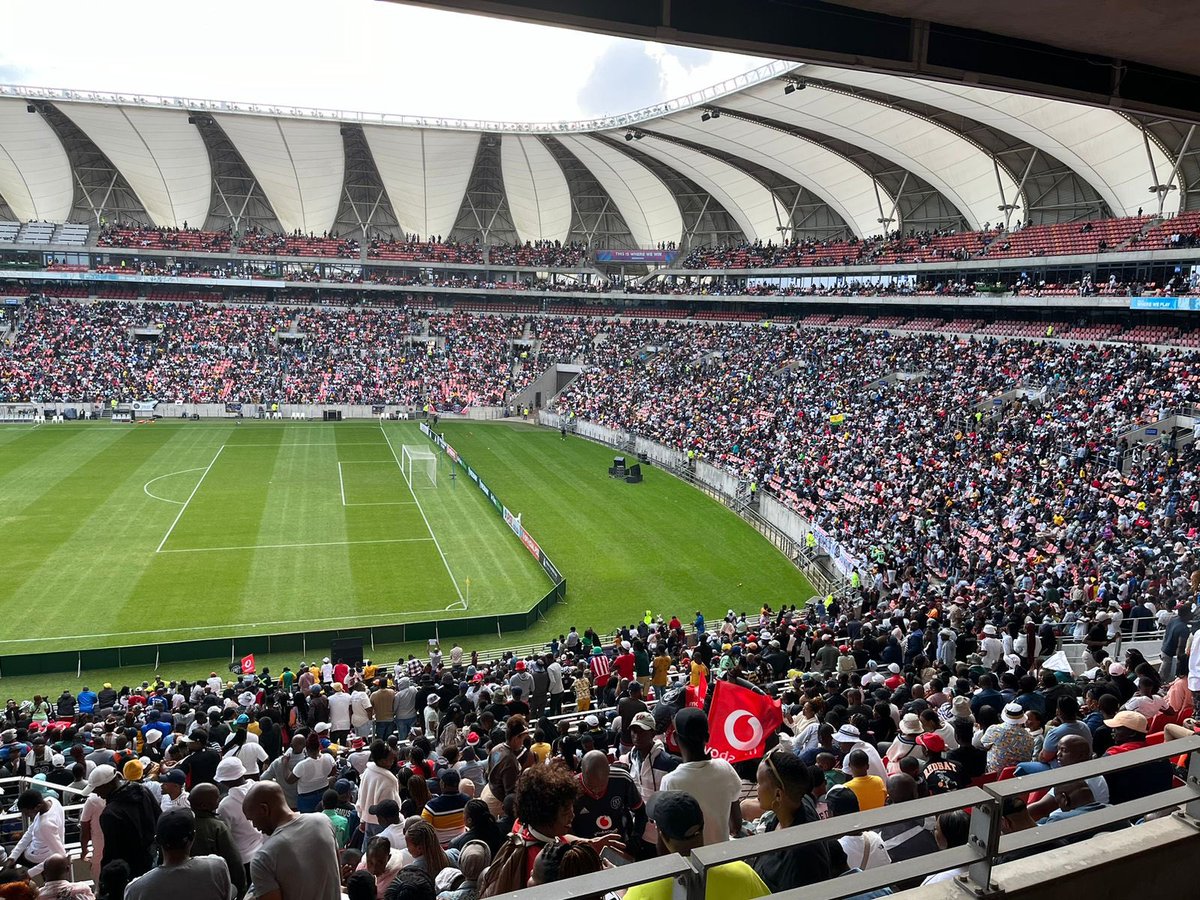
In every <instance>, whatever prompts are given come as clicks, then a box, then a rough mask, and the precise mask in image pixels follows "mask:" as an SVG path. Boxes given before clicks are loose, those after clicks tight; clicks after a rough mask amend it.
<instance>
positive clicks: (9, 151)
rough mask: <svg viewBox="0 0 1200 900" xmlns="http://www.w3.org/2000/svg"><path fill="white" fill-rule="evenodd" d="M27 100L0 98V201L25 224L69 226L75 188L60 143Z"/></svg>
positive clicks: (69, 166) (64, 152)
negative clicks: (31, 111)
mask: <svg viewBox="0 0 1200 900" xmlns="http://www.w3.org/2000/svg"><path fill="white" fill-rule="evenodd" d="M25 107H26V103H25V101H24V100H9V99H3V98H0V197H3V198H4V200H5V202H6V203H8V205H9V207H10V208H11V209H12V211H13V213H14V214H15V215H16V216H17V217H18V218H20V219H21V220H23V221H29V220H44V221H47V222H65V221H66V220H67V218H68V217H69V216H70V215H71V204H72V202H73V201H74V199H75V186H74V183H73V182H72V181H71V163H70V161H69V160H68V159H67V151H66V150H64V149H63V145H62V142H61V141H60V140H59V139H58V135H56V134H55V133H54V129H52V128H51V127H50V126H49V125H48V124H47V123H46V120H45V119H43V118H42V117H41V116H40V115H36V114H31V113H29V112H27V111H26V109H25Z"/></svg>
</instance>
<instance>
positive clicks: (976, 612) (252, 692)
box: [0, 552, 1200, 900]
mask: <svg viewBox="0 0 1200 900" xmlns="http://www.w3.org/2000/svg"><path fill="white" fill-rule="evenodd" d="M1039 576H1042V577H1040V580H1038V581H1034V580H1033V579H1027V578H1025V577H1023V576H1022V577H1021V578H1019V579H1009V580H997V581H995V582H994V583H992V584H990V585H989V586H987V587H986V588H985V589H975V588H974V587H973V586H972V585H970V584H953V583H949V582H947V583H945V584H937V583H934V582H931V581H929V580H928V579H926V578H925V577H923V576H922V575H920V574H919V573H918V572H917V571H916V569H915V567H912V566H903V567H902V566H901V565H900V562H899V561H898V560H893V559H888V560H886V561H884V562H881V563H879V564H877V565H875V566H873V567H872V570H871V572H869V573H868V577H867V578H866V579H865V580H863V582H862V583H861V584H860V586H859V587H858V588H857V589H856V590H855V591H854V592H853V593H852V594H851V595H849V596H847V597H846V598H844V599H843V600H840V601H835V600H834V599H833V598H829V599H828V600H827V601H826V602H825V603H824V604H820V605H817V606H808V607H806V608H803V609H801V610H797V607H796V606H795V605H789V606H785V607H783V608H781V609H780V610H778V611H775V610H772V609H771V608H770V607H769V606H767V605H764V606H763V607H762V609H761V610H760V611H758V612H757V613H753V614H751V615H749V616H748V615H747V614H746V613H744V612H742V613H736V612H735V611H733V610H729V611H728V612H727V613H726V614H725V615H724V617H713V618H712V619H710V620H708V621H706V619H705V617H704V615H703V614H702V612H700V611H698V612H697V613H696V615H695V617H694V619H691V621H690V622H688V624H687V626H685V625H684V623H683V622H682V621H681V620H680V619H679V618H678V617H677V616H672V617H671V619H670V621H666V620H665V619H664V617H663V616H662V615H658V616H655V615H653V613H652V611H651V610H647V612H646V615H645V617H644V618H643V620H642V621H640V622H638V623H637V624H635V625H629V626H626V627H621V628H619V629H616V630H614V631H609V632H605V633H603V634H601V633H598V632H597V631H596V630H594V629H591V628H589V629H587V630H586V631H585V632H583V633H580V632H579V631H578V630H577V629H576V628H574V627H572V628H571V629H570V631H569V633H568V634H565V635H560V636H559V637H558V638H557V639H555V640H552V641H551V642H549V644H547V645H545V646H543V647H542V648H540V649H536V650H533V651H532V652H526V653H522V654H516V653H513V652H511V651H510V652H505V653H504V654H503V655H502V656H500V657H499V658H491V659H488V660H485V659H483V658H481V656H480V654H479V653H477V652H468V651H465V650H464V649H463V648H462V647H461V646H459V645H458V644H457V643H456V644H454V645H453V646H452V647H450V649H449V650H448V651H447V650H444V649H443V648H442V647H441V646H440V645H437V644H434V645H432V646H431V647H430V649H429V655H428V656H426V657H422V658H416V657H414V656H413V655H409V656H408V657H407V658H406V659H405V658H400V659H397V660H396V661H395V663H394V664H393V663H390V662H389V663H387V664H384V665H377V664H376V663H375V662H373V661H372V660H345V659H341V658H337V657H334V658H332V659H331V658H330V657H324V658H322V659H320V660H319V661H317V660H313V661H311V662H309V661H307V660H306V661H302V662H300V663H299V664H298V665H297V666H296V668H295V669H294V670H293V669H292V668H291V667H290V666H284V667H283V668H282V670H280V671H278V672H272V671H270V670H268V669H263V670H262V671H256V672H251V673H249V674H242V673H241V668H240V667H239V672H238V674H237V675H235V676H232V677H230V678H229V679H227V678H225V677H222V676H221V675H218V674H217V672H215V671H214V672H211V673H210V674H209V675H208V676H207V677H201V678H198V679H195V680H191V679H188V680H174V681H170V682H165V681H162V680H160V679H158V678H155V679H154V680H153V681H145V682H142V683H140V684H137V685H134V686H122V687H121V688H119V689H117V688H115V687H114V686H113V685H112V684H111V683H104V684H102V685H101V686H100V689H99V690H92V689H91V688H89V687H87V686H84V687H83V688H82V689H81V690H79V691H78V692H72V691H68V690H64V691H62V693H61V694H60V695H58V696H57V697H53V698H51V697H42V696H33V697H28V698H21V699H20V701H19V702H18V700H16V699H12V700H9V701H8V703H7V706H6V708H5V710H4V713H3V721H2V722H0V728H2V729H3V731H0V775H2V776H4V777H11V776H24V777H26V778H30V779H32V780H31V781H30V782H27V783H26V785H25V786H24V787H23V788H22V789H20V790H11V791H10V792H9V794H7V795H6V797H5V800H6V804H8V805H10V806H11V808H13V809H14V810H15V812H17V813H19V815H20V819H21V825H20V828H19V829H18V830H17V831H16V832H13V831H9V832H8V833H7V834H6V835H5V839H4V844H3V851H4V857H6V858H7V861H6V862H5V863H4V866H3V868H0V890H3V891H4V893H3V896H6V897H35V896H38V893H37V892H38V891H39V890H42V891H45V893H44V894H42V896H46V897H63V896H69V897H73V898H77V900H87V898H88V897H93V896H98V897H100V898H108V897H112V898H119V897H125V898H132V900H142V898H151V897H161V896H166V895H168V894H169V893H170V892H172V891H174V892H176V893H179V892H181V891H183V890H184V889H185V888H186V891H187V893H186V896H188V897H197V898H200V900H229V898H230V897H233V898H239V897H242V896H249V895H253V896H257V897H264V896H266V897H270V896H279V897H283V898H291V897H305V898H310V897H311V898H315V900H339V898H340V897H342V896H343V895H344V896H346V897H348V898H350V900H357V898H363V900H366V898H376V900H377V898H380V897H383V898H385V900H402V898H403V900H413V898H418V897H419V898H421V900H434V898H439V900H474V898H476V897H490V896H496V895H500V894H506V893H507V892H510V891H513V890H519V889H521V888H524V887H527V886H534V885H538V884H546V883H549V882H551V881H556V880H559V879H562V878H570V877H578V876H583V875H588V874H593V873H596V872H598V871H600V870H601V868H602V867H603V866H604V863H603V861H602V860H603V859H604V858H607V859H609V861H610V862H612V861H614V860H616V861H620V860H622V859H624V860H629V859H633V860H645V859H651V858H654V857H656V856H659V855H662V854H664V853H681V854H684V855H687V854H688V853H690V852H691V851H692V850H694V849H696V848H698V847H701V846H705V845H713V844H721V843H726V842H729V841H738V840H742V839H745V838H747V837H751V836H754V835H759V834H764V833H767V832H772V831H776V830H778V829H785V828H792V827H797V826H800V827H803V826H805V825H808V824H812V823H815V822H818V821H820V820H822V819H828V818H834V817H838V816H843V815H845V816H853V815H854V814H856V813H859V812H863V811H868V810H872V809H878V808H880V807H883V806H884V805H885V804H888V805H890V806H891V807H892V808H893V810H894V812H895V813H896V814H897V815H896V821H895V822H893V823H892V824H890V825H888V826H885V827H884V828H883V829H882V830H880V831H875V830H867V831H863V830H861V829H856V828H855V827H854V822H853V821H852V820H847V823H846V828H845V832H846V833H845V834H844V835H843V836H841V837H840V838H837V839H829V840H820V841H816V842H810V843H802V844H796V845H793V846H791V847H788V848H786V849H783V850H776V851H768V852H762V853H759V854H758V855H756V856H751V857H750V859H749V860H748V862H738V863H732V864H729V865H727V866H724V867H722V868H721V869H718V870H716V871H714V872H710V873H709V874H708V879H709V883H710V884H712V885H714V886H716V885H721V886H723V889H722V893H721V896H723V897H730V898H745V900H752V898H756V897H760V896H765V895H767V894H770V893H778V892H782V891H787V890H792V889H796V888H801V887H805V886H808V885H813V884H818V883H820V882H824V881H827V880H829V879H831V878H837V877H840V876H842V875H844V874H848V873H852V872H856V871H859V870H863V869H876V868H880V867H884V866H888V865H890V864H891V863H893V862H900V861H904V860H910V859H916V858H919V857H921V856H924V855H927V854H931V853H934V852H936V851H937V850H938V849H946V848H950V847H958V846H963V845H965V844H966V843H967V841H968V840H969V833H968V832H969V818H968V815H967V813H965V812H963V811H961V810H952V811H950V812H946V813H943V814H941V815H939V816H937V817H936V818H935V819H934V820H933V821H932V822H926V821H923V819H922V818H920V817H916V818H910V819H905V818H904V816H903V813H904V809H905V807H904V804H906V803H908V802H911V801H913V800H916V799H919V798H921V797H926V796H939V795H945V794H952V793H953V792H954V791H957V790H960V789H962V788H965V787H967V786H969V785H972V784H984V783H987V782H989V781H994V780H997V779H1006V778H1009V777H1017V776H1020V775H1024V774H1030V773H1034V772H1042V771H1047V770H1049V769H1054V768H1059V769H1063V768H1065V769H1069V768H1070V767H1072V766H1079V765H1081V764H1083V763H1085V762H1087V761H1088V760H1091V759H1093V758H1098V757H1114V756H1119V755H1120V754H1123V753H1128V752H1131V751H1135V750H1138V749H1141V748H1143V747H1146V746H1148V745H1150V744H1153V743H1158V742H1162V741H1170V740H1175V739H1178V738H1184V737H1188V736H1190V735H1192V734H1194V733H1195V732H1196V731H1197V730H1198V729H1197V727H1196V724H1197V723H1196V720H1195V718H1194V716H1195V715H1196V706H1197V705H1200V637H1198V636H1197V635H1196V628H1195V625H1194V621H1195V616H1194V613H1195V609H1194V604H1193V598H1194V597H1195V595H1196V594H1197V591H1200V565H1198V564H1197V561H1196V558H1195V556H1194V555H1193V554H1192V553H1190V552H1185V553H1184V554H1183V555H1182V556H1181V557H1179V559H1178V561H1177V560H1176V559H1175V558H1167V559H1152V560H1145V561H1142V562H1139V563H1137V564H1135V565H1133V566H1132V567H1131V568H1129V569H1128V570H1126V571H1124V572H1122V573H1121V574H1120V575H1119V576H1113V577H1109V576H1105V577H1103V578H1099V579H1096V580H1084V581H1080V582H1073V581H1072V580H1071V578H1069V577H1062V576H1060V574H1059V573H1057V572H1056V571H1055V569H1054V568H1053V567H1045V568H1044V569H1043V570H1042V571H1040V572H1039ZM688 618H691V617H690V616H689V617H688ZM1143 626H1145V628H1146V631H1147V633H1148V632H1149V631H1150V629H1159V630H1157V631H1155V635H1156V637H1155V640H1156V641H1159V640H1161V647H1162V648H1163V649H1162V652H1161V659H1160V660H1159V661H1158V664H1157V665H1154V664H1152V662H1151V661H1150V660H1148V659H1147V658H1146V656H1144V655H1143V654H1142V653H1141V652H1140V651H1139V650H1137V649H1129V650H1127V651H1126V652H1125V653H1124V655H1123V656H1121V657H1119V658H1118V657H1115V656H1113V655H1112V654H1111V653H1110V651H1116V650H1119V647H1118V644H1117V643H1116V642H1117V638H1118V637H1119V636H1126V637H1132V636H1136V635H1137V634H1139V633H1140V632H1141V629H1142V628H1143ZM1068 640H1070V641H1074V642H1077V643H1078V644H1080V645H1082V646H1083V647H1085V648H1086V651H1085V652H1084V655H1083V657H1082V661H1081V666H1080V667H1079V669H1080V670H1079V671H1074V670H1073V669H1072V667H1071V666H1069V665H1067V666H1064V665H1063V664H1062V662H1061V658H1062V657H1063V656H1064V655H1065V654H1063V653H1061V652H1060V651H1061V650H1063V648H1064V647H1065V643H1066V641H1068ZM250 663H251V664H250V665H249V666H247V668H249V669H253V668H254V666H253V660H251V661H250ZM564 711H568V712H570V713H571V714H570V715H565V716H560V715H559V714H560V713H562V712H564ZM743 711H751V715H752V716H753V717H755V718H756V719H758V721H759V723H760V725H761V724H762V723H764V722H767V723H769V727H762V728H760V729H758V731H757V732H756V733H755V734H754V735H752V736H751V737H750V738H749V739H748V740H744V739H740V738H739V739H737V745H736V746H735V745H734V744H733V743H732V741H733V740H734V738H732V737H731V735H732V734H734V732H733V731H732V729H731V726H730V722H731V720H732V719H734V718H735V716H734V714H735V713H736V715H737V716H740V715H741V714H742V712H743ZM730 757H733V758H735V760H736V761H735V762H734V763H731V762H729V761H728V759H729V758H730ZM1175 776H1176V771H1175V770H1174V769H1173V767H1172V763H1171V761H1170V760H1169V759H1164V760H1161V761H1159V762H1152V763H1143V764H1141V765H1137V766H1135V767H1132V768H1127V769H1125V770H1123V771H1119V772H1114V773H1112V774H1110V775H1107V776H1096V777H1088V778H1077V779H1074V780H1067V781H1064V783H1063V784H1061V785H1059V786H1058V787H1057V788H1056V789H1055V790H1054V791H1053V792H1049V793H1046V792H1035V793H1030V794H1028V795H1023V796H1022V795H1018V796H1017V797H1015V798H1013V799H1012V801H1006V803H1005V805H1004V808H1003V810H1002V815H1003V817H1004V820H1005V832H1006V833H1011V832H1013V831H1022V830H1026V829H1036V828H1040V827H1043V826H1045V825H1049V824H1052V823H1055V822H1059V821H1062V820H1064V819H1066V818H1069V817H1073V816H1086V815H1089V814H1092V813H1098V812H1101V811H1103V810H1105V809H1107V808H1108V807H1109V806H1112V805H1115V804H1118V803H1122V802H1126V801H1131V800H1138V799H1141V798H1144V797H1147V796H1149V795H1151V794H1155V793H1159V792H1161V791H1164V790H1167V789H1169V788H1170V787H1171V786H1172V783H1173V780H1174V778H1175ZM964 805H965V804H964ZM1162 814H1169V810H1168V811H1167V812H1166V813H1162ZM1152 817H1153V815H1152V816H1150V817H1147V818H1152ZM1139 821H1140V820H1139ZM76 822H78V826H76ZM1128 824H1133V823H1128ZM1126 825H1127V823H1117V824H1115V825H1108V826H1103V825H1100V824H1098V825H1097V829H1096V831H1103V830H1108V829H1110V828H1119V827H1125V826H1126ZM76 827H78V832H76ZM1093 833H1095V832H1093ZM76 838H77V839H78V842H79V846H78V848H75V847H74V846H73V844H74V842H75V840H76ZM1055 846H1061V842H1060V843H1059V844H1057V845H1055ZM70 857H75V858H78V859H82V860H83V863H81V864H80V865H79V867H78V868H75V869H73V868H72V865H71V860H70ZM963 871H964V869H951V870H948V871H941V872H939V871H930V872H929V873H928V874H927V875H926V876H925V877H923V878H921V877H917V878H914V879H905V880H902V881H898V882H896V883H894V884H893V885H892V887H893V888H894V889H896V890H901V889H904V888H907V887H911V886H914V885H916V884H922V883H924V884H931V883H937V882H941V881H945V880H949V879H952V878H954V877H955V876H957V875H960V874H962V873H963ZM884 874H886V871H885V873H884ZM39 882H42V884H39ZM9 885H26V886H28V888H29V890H30V891H31V893H27V894H26V893H19V892H14V891H16V890H18V889H14V888H9ZM669 891H670V882H669V881H663V882H656V883H653V884H649V885H644V886H641V887H637V888H633V889H631V891H630V893H631V894H632V895H633V896H634V898H635V900H637V898H643V900H645V898H656V897H661V896H665V895H667V894H669Z"/></svg>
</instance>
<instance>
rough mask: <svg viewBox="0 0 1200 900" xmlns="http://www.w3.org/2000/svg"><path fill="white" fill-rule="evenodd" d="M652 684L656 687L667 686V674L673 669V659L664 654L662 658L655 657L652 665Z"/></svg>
mask: <svg viewBox="0 0 1200 900" xmlns="http://www.w3.org/2000/svg"><path fill="white" fill-rule="evenodd" d="M650 667H651V668H650V671H651V675H650V683H651V684H652V685H654V686H655V687H666V686H667V672H668V671H669V670H670V668H671V657H669V656H667V655H666V654H663V655H662V656H656V657H654V662H652V663H651V664H650Z"/></svg>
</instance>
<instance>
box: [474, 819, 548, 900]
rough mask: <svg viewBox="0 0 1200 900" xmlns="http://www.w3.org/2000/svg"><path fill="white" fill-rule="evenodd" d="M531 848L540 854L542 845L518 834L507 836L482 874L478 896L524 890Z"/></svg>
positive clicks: (491, 895)
mask: <svg viewBox="0 0 1200 900" xmlns="http://www.w3.org/2000/svg"><path fill="white" fill-rule="evenodd" d="M533 848H536V849H537V852H539V853H540V852H541V849H542V845H541V843H540V842H539V841H535V840H532V839H526V838H524V837H522V836H521V834H520V833H519V832H515V831H514V832H512V833H511V834H509V835H507V836H506V837H505V839H504V843H503V844H501V845H500V849H499V850H497V851H496V855H495V856H494V857H493V858H492V864H491V865H490V866H488V869H487V871H486V872H484V873H483V878H482V879H481V880H480V889H479V896H480V897H481V898H483V897H497V896H499V895H501V894H508V893H511V892H513V891H519V890H521V889H522V888H524V887H525V886H526V884H527V883H528V881H529V878H528V875H527V870H528V860H529V851H530V850H531V849H533Z"/></svg>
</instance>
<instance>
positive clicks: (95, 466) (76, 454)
mask: <svg viewBox="0 0 1200 900" xmlns="http://www.w3.org/2000/svg"><path fill="white" fill-rule="evenodd" d="M158 437H159V436H157V435H156V436H155V438H154V439H153V440H151V441H146V440H139V439H137V437H136V435H135V432H133V431H132V430H129V431H125V432H124V433H123V434H120V435H118V436H116V437H115V438H112V437H110V436H109V435H107V434H102V433H100V432H98V431H97V432H95V437H94V438H92V439H89V437H87V436H84V435H83V434H82V433H79V434H76V435H71V436H70V438H69V439H68V441H67V442H68V443H69V444H70V445H71V451H70V455H69V456H68V457H67V458H66V459H65V460H64V459H61V458H58V454H52V458H50V459H47V460H43V461H41V462H39V461H37V460H30V461H29V462H28V463H26V464H23V465H22V464H18V465H17V466H16V467H15V470H19V473H20V474H19V485H13V484H11V483H8V484H4V485H3V486H2V488H0V489H2V490H3V494H2V496H4V498H5V501H6V502H5V504H4V507H3V511H2V512H0V527H2V528H3V545H4V553H3V558H2V559H0V581H2V583H3V586H0V591H4V592H9V591H11V592H12V594H13V596H18V597H19V596H21V589H22V587H23V586H24V585H25V584H26V582H28V581H29V580H30V579H32V578H33V577H35V575H36V574H37V573H38V572H39V569H40V568H41V566H42V565H43V563H45V562H46V561H47V560H48V559H49V558H50V557H51V556H52V555H53V554H54V553H55V551H56V550H58V548H59V547H60V546H61V545H63V544H65V543H67V542H73V543H79V544H81V546H80V552H82V553H86V552H88V551H90V550H94V549H96V544H97V543H100V544H103V542H104V540H105V538H106V536H107V535H106V533H105V532H103V531H97V530H94V529H92V528H87V527H86V524H87V523H88V521H89V519H90V517H91V516H92V514H93V513H95V512H96V511H97V510H100V509H103V508H105V507H109V508H111V503H110V501H111V500H112V498H114V497H115V496H116V495H118V494H120V493H121V492H122V489H123V487H124V484H125V473H126V472H127V471H128V469H127V466H128V463H129V462H130V461H131V460H132V461H134V463H138V462H141V461H142V460H144V459H145V458H146V457H147V456H149V455H151V454H152V453H153V452H154V450H156V449H157V448H158V446H160V445H161V441H160V440H158ZM162 437H163V439H164V440H165V437H166V436H165V435H164V436H162ZM6 449H7V448H6ZM30 451H31V452H36V448H30ZM6 455H7V454H6ZM67 460H69V463H67ZM63 463H67V464H63ZM10 471H11V472H13V474H15V471H14V470H10ZM139 493H140V490H139ZM143 499H145V498H144V495H143Z"/></svg>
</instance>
